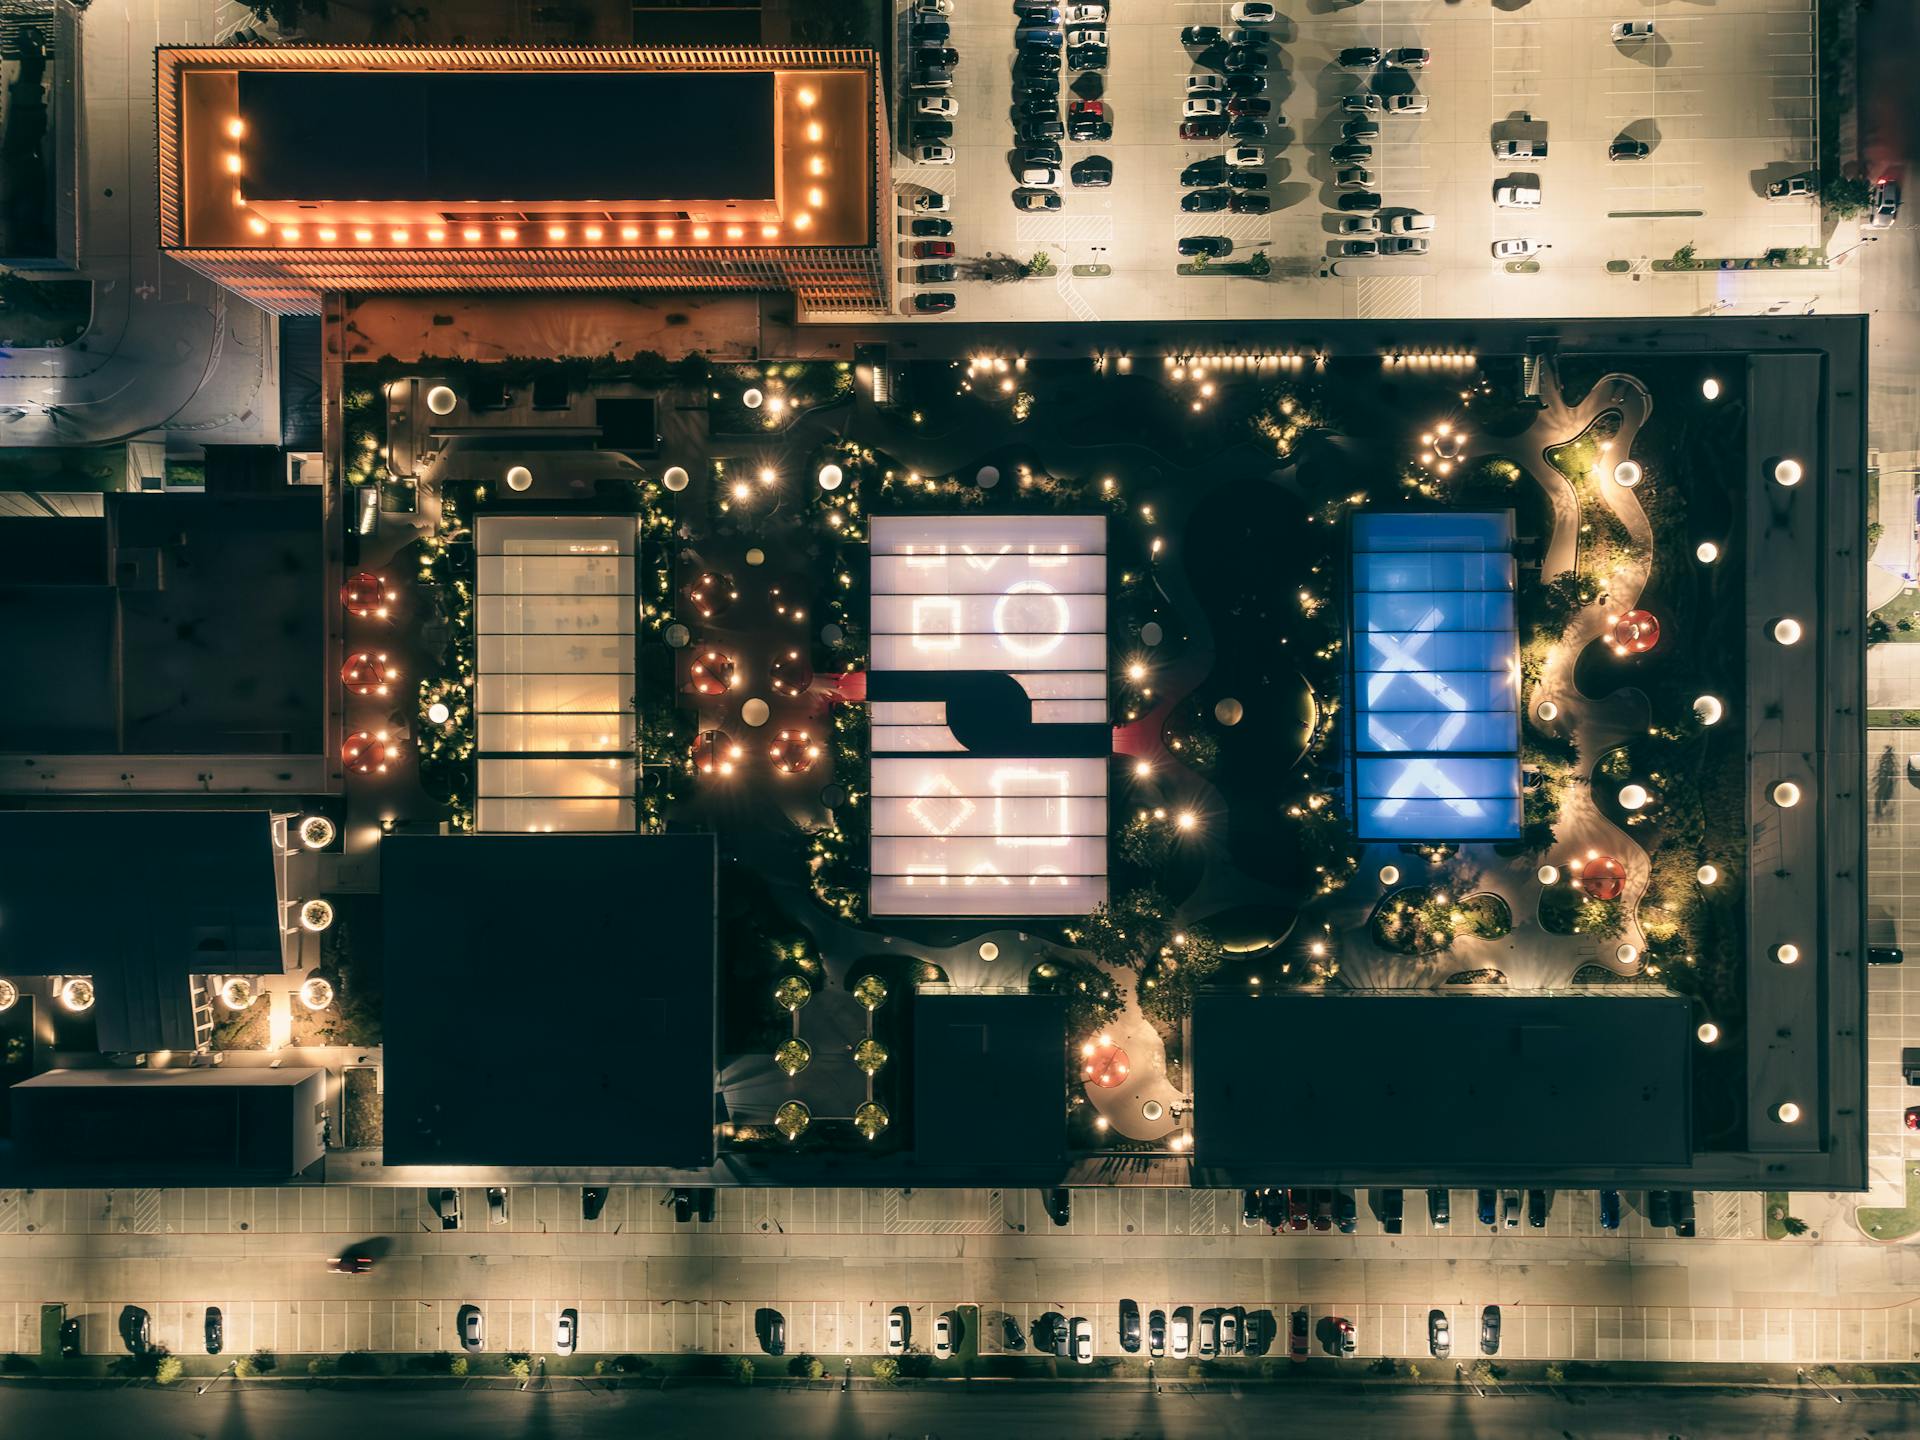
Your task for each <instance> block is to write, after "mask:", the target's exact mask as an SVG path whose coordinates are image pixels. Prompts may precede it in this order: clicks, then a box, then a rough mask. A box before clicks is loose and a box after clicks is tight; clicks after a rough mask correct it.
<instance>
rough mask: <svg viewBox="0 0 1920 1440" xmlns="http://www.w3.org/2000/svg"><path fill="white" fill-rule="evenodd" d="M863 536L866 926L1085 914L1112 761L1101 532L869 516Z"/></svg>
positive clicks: (1040, 521) (1084, 527)
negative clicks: (868, 836)
mask: <svg viewBox="0 0 1920 1440" xmlns="http://www.w3.org/2000/svg"><path fill="white" fill-rule="evenodd" d="M871 538H872V567H873V568H872V582H873V583H872V594H873V661H872V669H871V672H870V675H869V694H870V696H871V697H872V722H873V726H872V754H873V762H872V763H873V882H872V894H871V905H872V912H873V913H874V914H875V915H1010V916H1011V915H1080V914H1085V913H1086V912H1087V911H1089V910H1092V909H1093V908H1094V907H1095V906H1096V905H1098V904H1100V903H1101V902H1102V901H1104V900H1105V899H1106V895H1107V766H1108V757H1109V755H1110V753H1111V750H1112V732H1111V730H1109V729H1108V728H1107V676H1106V663H1107V593H1106V592H1107V578H1106V564H1107V561H1106V521H1105V519H1104V518H1102V517H1099V516H973V515H969V516H950V515H949V516H929V517H925V518H919V517H904V516H882V517H878V518H876V519H875V520H874V521H873V523H872V530H871ZM996 677H998V678H996Z"/></svg>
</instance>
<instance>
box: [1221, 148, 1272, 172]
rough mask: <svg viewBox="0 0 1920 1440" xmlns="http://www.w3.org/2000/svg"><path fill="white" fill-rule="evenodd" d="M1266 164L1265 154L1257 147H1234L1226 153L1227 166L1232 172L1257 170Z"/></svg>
mask: <svg viewBox="0 0 1920 1440" xmlns="http://www.w3.org/2000/svg"><path fill="white" fill-rule="evenodd" d="M1266 163H1267V152H1266V151H1264V150H1262V149H1261V148H1260V147H1259V146H1258V145H1236V146H1234V147H1233V148H1232V149H1231V150H1229V151H1227V165H1228V166H1229V167H1230V168H1231V169H1234V170H1257V169H1258V168H1259V167H1260V166H1262V165H1264V164H1266Z"/></svg>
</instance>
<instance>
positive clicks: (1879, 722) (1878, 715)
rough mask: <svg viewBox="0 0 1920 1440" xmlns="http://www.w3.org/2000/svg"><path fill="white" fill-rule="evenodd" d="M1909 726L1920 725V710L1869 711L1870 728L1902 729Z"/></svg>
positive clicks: (1868, 725)
mask: <svg viewBox="0 0 1920 1440" xmlns="http://www.w3.org/2000/svg"><path fill="white" fill-rule="evenodd" d="M1909 726H1920V710H1869V711H1867V728H1868V729H1869V730H1901V729H1905V728H1907V727H1909Z"/></svg>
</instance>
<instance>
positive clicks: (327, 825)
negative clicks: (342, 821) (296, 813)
mask: <svg viewBox="0 0 1920 1440" xmlns="http://www.w3.org/2000/svg"><path fill="white" fill-rule="evenodd" d="M338 833H339V831H338V830H337V829H336V828H335V827H334V823H333V821H331V820H329V819H328V818H327V817H326V816H324V815H309V816H307V818H306V819H304V820H302V821H301V822H300V843H301V844H302V845H304V846H306V847H307V849H309V850H324V849H326V848H327V846H329V845H331V844H332V843H333V837H334V836H335V835H336V834H338Z"/></svg>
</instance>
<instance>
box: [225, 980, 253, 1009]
mask: <svg viewBox="0 0 1920 1440" xmlns="http://www.w3.org/2000/svg"><path fill="white" fill-rule="evenodd" d="M253 1001H254V994H253V982H252V981H251V980H249V979H247V978H246V976H244V975H230V976H228V977H227V979H226V980H225V981H224V982H223V983H222V984H221V986H220V1003H221V1004H222V1005H224V1006H226V1007H227V1009H229V1010H244V1009H246V1008H247V1007H248V1006H249V1005H251V1004H253Z"/></svg>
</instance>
